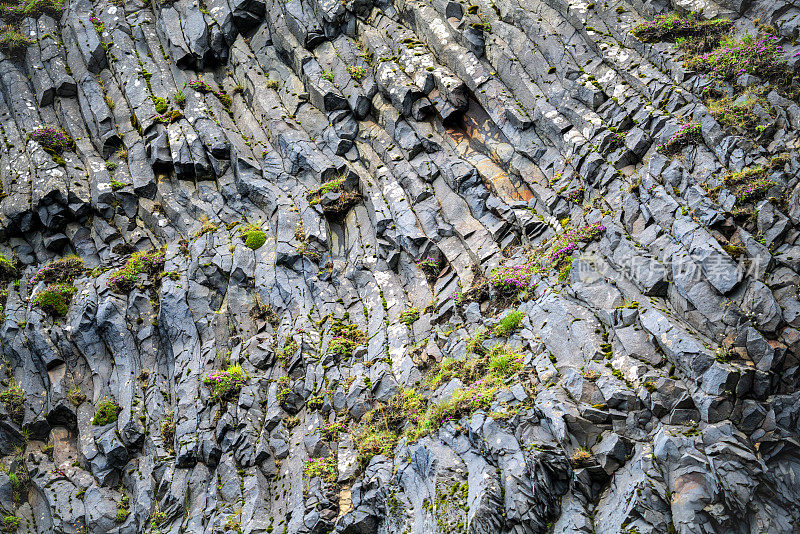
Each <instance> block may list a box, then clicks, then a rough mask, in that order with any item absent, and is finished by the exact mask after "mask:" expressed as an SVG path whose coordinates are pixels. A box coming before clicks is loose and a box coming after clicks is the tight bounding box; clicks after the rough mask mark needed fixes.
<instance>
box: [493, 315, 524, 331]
mask: <svg viewBox="0 0 800 534" xmlns="http://www.w3.org/2000/svg"><path fill="white" fill-rule="evenodd" d="M524 318H525V312H521V311H519V310H515V311H512V312H510V313H508V314H507V315H506V316H505V317H503V318H502V319H500V322H499V323H497V325H496V326H495V327H494V331H493V333H494V335H495V336H497V337H508V336H510V335H511V334H513V333H514V332H516V331H517V329H518V328H519V325H520V323H521V322H522V320H523V319H524Z"/></svg>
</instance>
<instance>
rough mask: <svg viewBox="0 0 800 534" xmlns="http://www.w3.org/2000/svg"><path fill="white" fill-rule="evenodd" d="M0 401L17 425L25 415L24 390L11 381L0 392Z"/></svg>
mask: <svg viewBox="0 0 800 534" xmlns="http://www.w3.org/2000/svg"><path fill="white" fill-rule="evenodd" d="M0 402H2V403H3V407H4V408H5V410H6V413H7V414H8V416H9V417H10V418H11V420H12V421H14V422H15V423H17V424H18V425H19V424H22V420H23V417H24V416H25V392H24V391H23V390H22V386H21V385H20V384H17V383H15V382H13V381H12V382H11V384H10V385H9V386H8V389H6V390H5V391H3V392H2V393H0Z"/></svg>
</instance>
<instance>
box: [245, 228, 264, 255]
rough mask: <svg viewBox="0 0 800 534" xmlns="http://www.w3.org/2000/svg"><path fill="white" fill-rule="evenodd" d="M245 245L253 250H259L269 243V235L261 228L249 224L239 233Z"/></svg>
mask: <svg viewBox="0 0 800 534" xmlns="http://www.w3.org/2000/svg"><path fill="white" fill-rule="evenodd" d="M239 235H240V236H241V237H242V241H244V244H245V245H246V246H248V247H249V248H251V249H253V250H258V249H259V248H261V246H262V245H263V244H264V243H266V241H267V234H266V233H264V230H262V229H261V227H260V226H257V225H255V224H248V225H247V226H245V227H244V228H242V229H241V230H240V231H239Z"/></svg>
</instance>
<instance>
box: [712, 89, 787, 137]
mask: <svg viewBox="0 0 800 534" xmlns="http://www.w3.org/2000/svg"><path fill="white" fill-rule="evenodd" d="M765 89H766V87H765V86H764V87H763V89H762V91H763V90H765ZM762 91H756V90H754V89H752V88H748V89H747V90H746V91H745V94H744V98H736V99H735V100H734V99H731V98H728V97H723V98H718V99H715V100H710V101H709V102H708V112H709V113H711V115H712V116H713V117H714V118H715V119H717V121H719V123H720V124H722V125H723V126H725V127H727V128H732V129H734V130H736V131H737V132H739V133H741V134H743V135H746V136H748V137H751V138H755V137H757V136H758V134H760V133H761V132H759V127H760V126H764V129H766V125H764V124H761V117H760V116H759V114H757V113H756V112H755V109H756V107H758V108H760V109H761V110H763V111H766V112H771V111H772V106H771V105H770V103H769V102H768V101H767V99H766V98H764V97H763V96H762V94H761V92H762ZM762 131H763V129H762Z"/></svg>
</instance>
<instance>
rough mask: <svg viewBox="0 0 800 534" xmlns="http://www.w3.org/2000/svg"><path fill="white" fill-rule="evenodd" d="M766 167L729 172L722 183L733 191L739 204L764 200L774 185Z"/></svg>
mask: <svg viewBox="0 0 800 534" xmlns="http://www.w3.org/2000/svg"><path fill="white" fill-rule="evenodd" d="M768 174H769V170H768V169H767V168H766V167H764V166H761V165H760V166H758V167H750V168H747V169H743V170H741V171H739V172H729V173H728V174H726V175H725V176H724V177H723V179H722V182H723V183H724V184H725V185H726V186H728V187H730V188H732V189H733V195H734V196H735V197H736V203H737V204H746V203H749V202H753V201H755V200H759V199H761V198H764V196H765V195H766V194H767V191H769V190H770V189H771V188H772V187H773V186H774V185H775V182H773V181H772V180H771V179H770V178H768V177H767V176H768Z"/></svg>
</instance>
